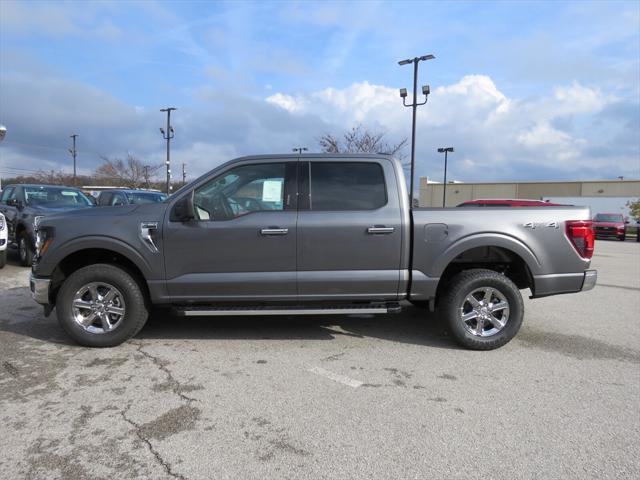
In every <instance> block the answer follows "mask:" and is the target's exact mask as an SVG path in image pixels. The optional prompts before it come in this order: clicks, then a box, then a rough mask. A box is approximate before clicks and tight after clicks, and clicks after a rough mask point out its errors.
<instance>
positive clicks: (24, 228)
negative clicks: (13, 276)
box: [0, 185, 94, 266]
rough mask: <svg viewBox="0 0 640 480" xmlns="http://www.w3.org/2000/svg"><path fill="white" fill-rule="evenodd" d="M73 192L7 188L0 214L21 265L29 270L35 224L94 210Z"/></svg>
mask: <svg viewBox="0 0 640 480" xmlns="http://www.w3.org/2000/svg"><path fill="white" fill-rule="evenodd" d="M93 206H94V205H93V202H92V201H91V200H90V199H89V198H88V197H87V196H86V195H85V194H84V193H82V192H81V191H80V190H78V189H76V188H70V187H63V186H60V185H8V186H7V187H5V189H4V190H3V191H2V196H1V197H0V212H2V213H3V214H4V216H5V217H6V222H7V229H8V234H9V235H8V236H9V238H8V242H9V244H14V245H17V246H18V251H19V253H20V263H22V265H24V266H30V265H31V262H32V260H33V252H34V251H35V232H34V224H36V223H37V222H38V220H39V219H40V218H42V217H44V216H46V215H50V214H53V213H59V212H63V211H67V210H76V209H79V208H88V207H93Z"/></svg>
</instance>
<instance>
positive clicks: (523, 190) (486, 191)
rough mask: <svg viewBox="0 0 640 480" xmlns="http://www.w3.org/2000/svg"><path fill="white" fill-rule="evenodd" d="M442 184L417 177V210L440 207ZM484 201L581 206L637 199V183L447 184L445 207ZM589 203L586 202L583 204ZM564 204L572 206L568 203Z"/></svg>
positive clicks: (638, 196) (589, 181) (637, 181)
mask: <svg viewBox="0 0 640 480" xmlns="http://www.w3.org/2000/svg"><path fill="white" fill-rule="evenodd" d="M443 188H444V185H443V184H442V183H431V182H428V181H427V178H426V177H420V197H419V199H420V200H419V201H420V206H421V207H442V194H443ZM487 198H512V199H517V198H522V199H531V200H546V199H552V200H554V199H560V198H567V199H577V198H584V199H585V204H587V203H591V201H593V200H597V199H598V198H603V199H605V198H610V199H613V198H620V199H621V200H622V199H628V198H636V199H637V198H640V180H588V181H583V182H513V183H498V182H495V183H449V184H447V203H446V206H447V207H455V206H456V205H459V204H461V203H462V202H467V201H469V200H477V199H487ZM587 199H589V201H587ZM625 201H626V200H625ZM567 203H574V202H569V201H568V200H567Z"/></svg>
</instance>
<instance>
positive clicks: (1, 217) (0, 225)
mask: <svg viewBox="0 0 640 480" xmlns="http://www.w3.org/2000/svg"><path fill="white" fill-rule="evenodd" d="M0 230H4V215H0Z"/></svg>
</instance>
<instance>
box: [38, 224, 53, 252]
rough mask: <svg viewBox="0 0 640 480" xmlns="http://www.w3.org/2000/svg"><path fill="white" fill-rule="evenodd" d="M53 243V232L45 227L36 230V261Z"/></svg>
mask: <svg viewBox="0 0 640 480" xmlns="http://www.w3.org/2000/svg"><path fill="white" fill-rule="evenodd" d="M52 241H53V231H52V230H51V229H49V228H47V227H45V228H41V229H37V230H36V259H38V258H40V257H41V256H42V255H44V254H45V252H46V251H47V249H48V248H49V245H51V242H52Z"/></svg>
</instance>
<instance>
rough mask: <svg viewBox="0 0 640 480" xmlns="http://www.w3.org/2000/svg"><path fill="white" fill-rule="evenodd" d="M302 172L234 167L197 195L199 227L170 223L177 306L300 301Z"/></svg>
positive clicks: (169, 264)
mask: <svg viewBox="0 0 640 480" xmlns="http://www.w3.org/2000/svg"><path fill="white" fill-rule="evenodd" d="M297 164H298V162H297V161H290V162H285V161H281V162H279V161H277V160H275V161H274V160H268V161H263V160H260V161H257V162H255V163H248V164H241V165H238V166H230V167H229V169H227V170H225V171H223V172H222V173H220V174H218V175H216V176H215V177H214V178H212V179H210V180H208V181H207V182H205V183H203V184H201V185H200V186H197V187H196V188H195V192H194V206H195V213H196V218H195V219H193V220H190V221H187V222H175V221H171V220H170V219H169V218H167V221H166V223H165V229H164V242H165V265H166V278H167V288H168V291H169V294H170V295H171V297H173V300H174V301H176V300H180V299H184V300H190V301H191V300H195V301H202V302H212V301H234V300H241V301H247V300H295V299H296V295H297V292H296V222H297V210H296V208H297V205H296V202H297V195H296V186H297V185H296V184H297Z"/></svg>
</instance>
